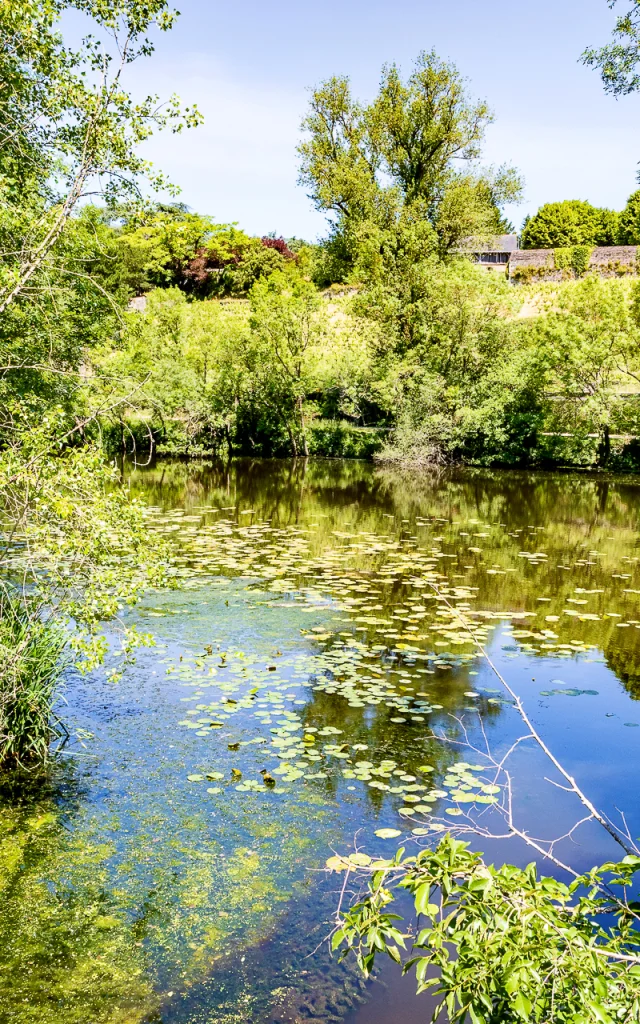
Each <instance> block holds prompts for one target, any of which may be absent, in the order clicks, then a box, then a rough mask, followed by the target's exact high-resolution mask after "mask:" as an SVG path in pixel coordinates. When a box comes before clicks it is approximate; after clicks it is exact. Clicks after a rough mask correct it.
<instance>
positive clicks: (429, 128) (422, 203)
mask: <svg viewBox="0 0 640 1024" xmlns="http://www.w3.org/2000/svg"><path fill="white" fill-rule="evenodd" d="M491 121H492V114H491V112H490V110H489V108H488V107H487V105H486V103H484V102H482V101H476V102H473V101H472V100H470V98H469V96H468V94H467V91H466V87H465V82H464V79H463V78H462V77H461V75H460V74H459V72H458V70H457V68H456V67H455V66H454V65H453V64H450V63H448V62H446V61H443V60H441V59H440V58H439V57H438V56H437V55H436V54H435V53H434V52H429V53H421V54H420V55H419V57H418V59H417V61H416V63H415V67H414V70H413V73H412V74H411V75H410V76H409V78H408V79H407V80H406V81H404V80H403V79H402V77H401V75H400V72H399V70H398V68H397V67H396V66H395V65H391V66H388V67H385V68H384V69H383V72H382V78H381V83H380V89H379V92H378V95H377V96H376V98H375V99H374V101H373V102H372V103H371V104H369V105H368V106H364V105H362V104H360V103H359V102H357V100H355V99H354V97H353V96H352V94H351V89H350V85H349V81H348V79H347V78H344V77H334V78H331V79H329V80H328V81H326V82H324V83H322V85H321V86H319V87H318V88H317V89H315V90H314V92H313V94H312V98H311V104H310V109H309V113H308V115H307V117H306V118H305V120H304V122H303V129H304V130H305V131H306V132H307V138H306V139H305V141H304V142H303V143H302V144H301V146H300V147H299V154H300V182H301V184H303V185H304V186H306V187H307V188H308V190H309V195H310V197H311V198H312V200H313V202H314V204H315V206H316V208H317V209H319V210H325V211H327V212H328V213H329V214H330V216H331V217H332V219H333V223H334V225H335V228H336V231H337V233H339V234H342V236H343V237H345V238H346V239H347V242H349V241H351V242H352V244H351V246H349V245H347V249H349V248H351V249H353V248H354V247H356V248H357V246H354V243H353V241H352V240H353V236H354V234H356V233H357V229H358V226H359V225H361V224H363V223H369V224H375V225H376V227H377V228H379V229H383V230H389V229H393V228H394V226H395V225H396V224H397V223H398V222H399V220H400V219H401V218H402V216H403V211H406V210H407V208H411V210H412V214H411V217H412V219H416V217H420V218H422V219H424V220H425V221H427V222H429V223H430V224H431V225H432V227H433V228H434V231H435V235H434V240H435V242H436V243H437V244H439V245H440V248H441V249H442V248H444V250H445V251H448V250H450V249H451V248H455V247H456V246H458V245H460V243H461V241H462V240H463V239H464V238H465V237H467V236H470V235H480V234H487V233H495V231H496V230H498V229H499V226H500V214H499V207H500V206H501V205H503V203H504V202H506V201H509V200H512V199H516V198H517V197H518V196H519V194H520V189H521V183H520V180H519V178H518V176H517V174H516V173H515V172H514V171H513V170H512V169H509V168H501V169H500V170H499V171H497V172H493V173H491V174H487V173H483V172H482V171H480V170H479V169H478V167H477V163H476V161H477V160H478V158H479V156H480V154H481V147H482V142H483V139H484V133H485V129H486V127H487V125H489V124H490V123H491Z"/></svg>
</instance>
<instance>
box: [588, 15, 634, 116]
mask: <svg viewBox="0 0 640 1024" xmlns="http://www.w3.org/2000/svg"><path fill="white" fill-rule="evenodd" d="M616 2H617V0H610V2H609V6H610V7H613V6H614V5H615V4H616ZM628 3H629V6H628V9H627V11H626V13H625V14H622V15H621V16H620V17H619V18H618V19H617V21H616V24H615V28H614V30H613V42H611V43H609V44H608V45H607V46H603V47H601V48H600V49H593V48H589V49H587V50H585V51H584V53H583V54H582V60H583V62H584V63H585V64H587V65H588V66H589V67H594V68H597V69H598V70H599V71H600V76H601V78H602V84H603V85H604V88H605V92H608V93H610V94H611V95H613V96H626V95H628V94H629V93H632V92H637V91H638V89H640V75H639V74H638V71H637V67H638V60H639V54H638V40H639V39H640V3H638V0H628Z"/></svg>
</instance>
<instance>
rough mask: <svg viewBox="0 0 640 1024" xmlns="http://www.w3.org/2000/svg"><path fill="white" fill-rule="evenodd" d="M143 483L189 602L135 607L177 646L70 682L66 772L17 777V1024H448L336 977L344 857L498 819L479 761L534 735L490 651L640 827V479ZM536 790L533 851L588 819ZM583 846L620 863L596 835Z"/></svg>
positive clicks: (165, 645) (3, 868) (1, 873)
mask: <svg viewBox="0 0 640 1024" xmlns="http://www.w3.org/2000/svg"><path fill="white" fill-rule="evenodd" d="M124 480H125V486H127V487H128V488H129V489H130V491H131V493H132V494H133V495H134V496H136V497H139V498H141V499H142V500H143V501H144V502H145V504H146V505H147V506H148V521H149V529H150V531H152V533H153V536H158V537H162V538H165V539H166V540H168V542H169V543H170V544H171V545H172V546H173V549H174V554H175V560H176V565H177V566H178V570H177V579H178V581H179V586H178V587H177V588H176V589H174V590H167V591H163V592H157V593H153V594H150V595H147V597H146V598H145V599H144V601H143V602H142V603H141V604H140V605H139V606H138V607H137V608H136V609H133V610H128V611H126V612H125V613H123V614H125V615H126V617H127V619H128V620H129V621H130V622H135V623H136V625H137V626H138V627H139V628H141V629H144V630H145V631H148V632H149V633H152V634H153V635H154V637H155V646H153V647H151V648H149V649H145V650H143V651H142V653H140V655H139V656H138V659H137V662H136V664H135V666H133V667H131V668H128V669H127V670H126V671H125V674H124V677H123V679H122V681H121V682H120V683H118V684H113V683H109V682H107V681H106V673H105V672H101V673H95V674H94V675H92V676H90V677H81V676H79V675H78V674H75V673H70V674H69V676H68V678H67V680H66V687H65V691H64V694H63V700H62V702H61V706H60V708H59V709H58V710H59V713H60V715H61V716H62V717H63V718H64V721H65V723H66V725H67V727H68V729H69V731H70V733H71V739H70V741H69V742H68V743H67V745H66V747H65V749H64V751H63V752H62V755H61V757H60V759H59V761H58V762H57V763H56V764H55V766H54V768H53V769H52V770H51V771H50V773H49V774H48V776H47V778H46V780H43V779H41V778H33V779H31V780H29V779H24V778H21V779H19V780H17V779H13V780H9V779H5V780H4V781H3V782H2V787H1V790H0V801H1V803H0V1022H2V1024H5V1022H6V1024H8V1022H9V1021H10V1022H11V1024H45V1022H46V1024H63V1022H64V1024H102V1022H108V1024H142V1022H145V1021H146V1022H156V1024H200V1022H201V1024H236V1022H241V1021H252V1022H256V1024H277V1022H285V1021H286V1022H295V1021H300V1022H302V1021H306V1022H315V1024H319V1022H320V1021H322V1022H323V1024H331V1022H335V1024H339V1022H349V1024H364V1022H365V1021H366V1022H367V1024H392V1022H393V1021H397V1020H398V1019H399V1016H401V1017H402V1019H403V1021H404V1022H405V1024H413V1022H416V1024H417V1022H418V1021H424V1020H425V1019H427V1018H428V1013H427V1012H426V1006H427V1004H426V1003H425V1001H424V1000H425V997H421V998H419V999H418V998H416V997H415V996H414V993H413V982H412V981H411V980H410V979H404V980H402V979H401V978H400V976H399V973H398V972H397V971H396V969H395V967H393V966H392V965H390V966H389V967H388V968H384V969H383V970H382V971H381V974H380V978H379V980H377V981H374V982H371V983H369V984H367V985H365V984H364V983H363V981H362V979H361V978H360V976H359V975H358V972H357V971H356V970H355V969H354V966H353V964H352V963H351V962H350V960H348V959H347V960H346V961H344V962H338V960H337V959H336V958H332V957H331V956H330V954H329V951H328V947H327V943H326V937H327V935H328V934H329V932H330V930H331V927H332V925H331V919H332V915H333V914H334V912H335V909H336V906H337V903H338V898H339V891H340V886H341V877H340V876H337V875H335V874H330V873H328V872H327V871H325V870H324V865H325V862H326V860H327V858H329V857H331V856H332V854H333V853H334V852H338V853H346V854H348V853H349V852H351V851H353V850H354V848H362V849H364V850H367V851H369V852H373V853H376V854H380V853H383V854H385V855H388V854H390V853H393V852H394V851H395V849H396V848H397V847H398V845H400V844H402V845H403V846H405V847H406V848H407V849H410V848H412V847H415V848H416V849H417V848H418V846H419V844H424V843H426V842H429V841H430V836H431V839H432V838H433V836H434V835H435V836H437V834H438V833H437V831H431V832H430V831H429V822H430V821H431V822H433V816H436V817H437V818H438V819H439V820H442V819H443V818H444V816H445V815H446V814H450V816H451V820H455V815H462V816H463V815H464V811H465V806H466V804H465V801H467V802H473V804H474V807H476V809H477V808H482V807H483V806H485V805H486V813H487V814H488V815H491V814H495V813H497V811H496V802H499V799H500V798H499V796H496V795H495V792H494V790H495V787H492V786H491V784H490V782H487V780H486V777H485V776H483V775H482V773H480V768H481V767H482V766H476V767H474V765H473V762H474V759H475V760H477V759H478V756H480V755H477V754H473V756H472V757H471V758H470V760H467V761H465V760H464V758H465V751H466V756H467V758H468V759H469V753H468V750H467V748H466V747H465V746H464V742H463V741H464V739H465V736H466V737H467V738H468V739H469V741H470V742H471V743H473V744H474V745H476V746H477V747H478V748H479V749H480V752H481V753H482V749H484V748H483V747H482V745H483V744H484V743H485V742H487V743H488V744H489V745H490V748H491V749H492V750H493V751H494V752H497V754H498V755H499V754H500V752H502V751H505V750H506V749H507V748H508V747H509V746H510V745H511V744H512V743H513V742H514V741H515V739H517V738H518V736H520V735H521V734H522V731H523V729H522V723H521V722H520V720H519V718H518V715H517V714H516V712H515V710H514V708H513V706H512V702H511V700H510V699H509V696H508V694H506V693H505V691H504V689H503V688H502V686H501V684H500V682H499V680H497V678H496V676H495V675H494V673H493V671H492V669H491V667H490V665H489V664H488V663H487V661H486V660H485V659H484V658H483V657H482V655H481V653H480V651H479V648H478V645H479V644H482V645H484V646H485V648H486V650H487V652H488V653H489V655H490V656H491V658H492V659H493V661H494V662H495V665H496V667H497V668H498V669H499V671H500V672H501V673H502V674H503V675H504V677H505V678H506V679H507V680H508V681H509V683H510V685H511V686H512V687H513V689H514V690H515V691H516V692H517V693H518V694H520V695H521V696H522V698H523V700H524V702H525V705H526V707H527V709H528V711H529V713H530V715H531V716H532V719H533V721H534V723H535V725H536V727H537V728H538V729H539V730H540V732H541V734H542V735H543V736H544V738H545V740H546V742H547V743H548V744H549V746H550V747H551V748H552V750H553V752H554V753H555V754H556V755H557V757H559V758H560V760H561V761H562V762H563V764H564V765H565V766H566V768H567V769H568V770H569V771H570V772H571V773H573V774H574V775H575V776H576V777H577V778H578V780H579V782H580V785H581V786H582V788H583V789H584V790H585V791H586V792H587V793H588V794H589V796H590V797H591V799H592V800H594V802H595V803H596V804H597V805H598V806H599V807H601V808H604V809H605V810H606V811H607V813H609V814H610V815H611V816H612V818H613V819H614V820H615V821H616V822H617V823H621V821H622V819H621V818H620V817H619V813H620V812H622V813H624V815H625V816H626V822H627V824H628V827H629V829H630V832H631V835H633V836H637V835H639V834H640V804H639V803H638V801H637V797H636V790H637V779H636V774H635V772H636V769H637V766H638V764H639V763H640V762H639V755H640V728H638V726H640V707H638V703H637V700H638V697H640V619H638V615H640V600H639V598H640V570H639V559H640V549H639V542H638V520H639V517H640V482H639V481H638V480H637V479H633V478H622V477H618V478H601V477H592V476H580V475H576V474H572V475H569V474H567V475H562V474H542V473H539V474H533V473H526V474H523V473H516V472H493V471H474V470H466V471H462V470H451V471H446V472H441V473H420V472H417V471H411V472H406V471H405V472H400V471H396V470H389V469H380V468H375V467H373V466H370V465H367V464H364V463H357V462H338V461H335V462H332V461H324V460H310V461H307V462H297V463H296V462H288V461H275V460H274V461H268V460H262V461H245V460H239V461H237V462H234V463H232V464H231V465H230V466H228V467H223V466H219V465H216V464H206V463H178V462H175V463H174V462H169V461H166V462H158V463H157V464H156V465H154V466H151V467H148V468H135V467H132V466H128V467H126V469H125V472H124ZM461 614H463V615H464V617H465V621H466V622H467V623H471V625H470V626H469V625H467V626H466V627H464V628H463V627H462V626H461V622H460V615H461ZM114 657H115V655H114ZM434 734H435V735H434ZM461 764H462V768H461V767H460V765H461ZM465 764H466V768H465ZM473 771H476V773H479V774H477V781H476V779H475V778H474V779H471V781H469V779H470V773H472V772H473ZM512 771H513V775H514V780H515V792H516V813H517V815H518V820H519V822H520V824H521V826H522V827H523V828H526V829H527V830H529V831H530V832H531V834H532V835H537V836H539V837H541V838H543V839H550V838H552V837H554V836H560V835H562V834H564V833H565V832H567V831H568V829H569V828H570V827H571V824H572V823H573V822H574V821H575V820H577V819H578V818H580V817H582V816H583V814H582V813H581V812H582V808H581V807H580V806H578V807H577V808H576V806H575V803H574V802H573V798H572V797H571V796H570V794H567V793H566V792H563V791H561V790H560V789H558V788H557V787H553V786H550V785H549V784H548V783H547V782H545V780H544V776H545V775H549V764H548V763H546V762H545V759H544V756H543V755H542V754H541V752H540V750H539V749H538V748H536V747H535V745H534V744H532V743H531V742H527V743H523V744H521V745H520V746H519V747H518V748H517V750H516V752H515V754H514V755H513V764H512ZM456 773H457V774H456ZM617 816H618V817H617ZM381 830H388V832H387V831H384V832H383V835H382V836H378V835H376V833H377V832H380V831H381ZM387 835H388V838H385V836H387ZM475 843H476V845H477V846H478V847H479V848H481V849H483V850H485V852H486V853H487V856H489V857H491V858H492V859H494V860H496V861H497V860H500V861H503V860H512V861H514V862H517V863H527V862H528V861H530V860H531V859H533V858H532V854H531V850H530V849H528V848H527V847H526V846H525V845H524V844H523V843H520V842H519V841H518V840H514V839H509V840H495V839H489V838H487V839H483V840H480V839H476V840H475ZM555 853H556V854H557V856H558V858H559V859H561V860H562V859H563V857H566V858H567V859H569V858H570V862H571V864H573V865H574V866H575V867H576V868H577V869H578V870H581V869H583V868H585V869H586V868H588V867H590V866H592V865H593V864H595V863H599V862H601V861H603V860H605V859H607V858H609V857H618V855H619V854H620V851H619V850H618V849H617V848H616V847H615V845H614V844H613V843H612V841H611V840H610V839H609V838H608V836H607V835H606V833H604V832H603V830H601V829H599V828H598V827H595V826H594V824H593V823H588V824H586V825H585V826H583V827H581V829H579V830H578V831H577V832H576V833H574V835H573V836H572V837H571V838H569V839H565V840H563V841H562V842H560V843H559V844H558V846H557V847H556V849H555ZM541 866H542V868H543V870H548V871H549V873H550V872H551V871H552V870H554V869H553V867H552V865H549V864H547V865H546V866H545V865H544V864H542V865H541Z"/></svg>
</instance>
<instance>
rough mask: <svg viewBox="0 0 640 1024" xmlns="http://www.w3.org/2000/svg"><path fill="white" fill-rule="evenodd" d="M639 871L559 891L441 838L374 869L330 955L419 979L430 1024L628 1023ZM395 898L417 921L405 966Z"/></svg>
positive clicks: (605, 869)
mask: <svg viewBox="0 0 640 1024" xmlns="http://www.w3.org/2000/svg"><path fill="white" fill-rule="evenodd" d="M638 871H640V858H638V857H632V856H627V857H625V859H624V860H623V861H622V862H621V863H616V864H614V863H608V864H604V865H602V866H601V867H598V868H593V870H592V871H590V872H589V873H588V874H586V875H584V876H583V877H580V878H578V879H577V880H575V881H574V882H572V883H571V885H566V884H564V883H563V882H560V881H558V880H556V879H554V878H550V877H545V876H539V875H538V873H537V870H536V866H535V864H529V865H528V867H526V868H524V869H521V868H518V867H515V866H514V865H511V864H504V865H502V866H501V867H494V866H492V865H488V864H486V863H485V862H484V860H483V859H482V857H481V855H480V854H478V853H474V852H472V851H471V850H470V848H469V846H468V844H466V843H463V842H460V841H458V840H455V839H454V838H453V837H452V836H450V835H446V836H445V837H444V838H443V839H442V841H441V842H440V844H439V845H438V846H437V847H436V848H435V849H434V850H431V849H427V850H424V851H422V852H421V853H419V854H418V855H417V857H405V856H404V850H400V851H399V853H398V855H397V856H396V857H395V858H394V859H393V860H391V861H380V862H374V863H373V864H372V865H371V876H370V880H369V883H368V892H367V895H366V897H365V898H364V899H362V900H360V901H359V902H357V903H356V904H355V905H354V906H352V907H351V908H350V909H349V910H348V911H347V912H346V913H345V914H344V915H343V917H342V921H341V923H340V926H339V928H338V930H337V931H336V932H335V933H334V936H333V947H334V949H337V948H339V947H341V946H343V947H346V948H345V950H344V953H343V955H346V953H348V952H349V951H353V953H355V955H356V957H357V959H358V963H359V964H360V967H361V968H362V970H363V971H364V972H365V973H367V974H369V973H370V972H371V970H372V968H373V965H374V963H375V960H376V957H377V956H378V955H379V954H380V953H384V954H386V955H388V956H390V957H391V958H392V959H393V960H396V961H397V962H402V964H403V970H404V971H405V972H408V971H410V970H413V969H415V975H416V981H417V988H418V992H424V991H432V992H433V993H434V995H435V996H437V997H439V998H438V1001H437V1006H436V1009H435V1011H434V1014H433V1019H434V1020H435V1019H437V1018H438V1017H439V1016H440V1015H441V1014H446V1019H447V1020H449V1021H451V1022H454V1021H471V1022H472V1024H493V1022H495V1021H501V1022H504V1024H508V1022H511V1024H516V1022H518V1021H532V1022H533V1021H536V1022H541V1024H542V1022H546V1021H549V1020H553V1022H554V1024H562V1022H567V1024H592V1022H593V1024H613V1022H614V1021H622V1020H624V1021H631V1020H635V1019H636V1018H637V1016H638V1014H639V1013H640V928H639V927H638V923H639V917H638V913H637V907H638V905H637V904H636V903H634V902H633V898H632V896H631V894H632V893H633V892H634V891H635V888H636V887H637V881H636V876H637V873H638ZM403 891H406V892H408V893H409V894H410V895H411V897H412V900H413V905H414V911H415V921H416V931H415V933H414V934H415V937H414V939H413V942H412V947H411V950H410V953H409V955H408V957H403V956H402V954H401V952H400V951H401V950H403V949H404V947H405V942H406V939H407V938H408V935H407V931H408V927H407V925H406V924H405V925H404V927H403V925H402V921H403V919H402V917H400V916H398V915H397V914H394V913H392V912H390V909H389V908H390V907H391V906H392V905H393V903H394V901H395V900H396V898H398V897H399V896H400V894H401V893H402V892H403ZM412 932H413V929H412Z"/></svg>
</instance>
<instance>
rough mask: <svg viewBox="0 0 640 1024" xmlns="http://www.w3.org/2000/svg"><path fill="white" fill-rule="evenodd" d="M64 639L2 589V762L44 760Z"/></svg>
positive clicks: (53, 729) (53, 727) (52, 730)
mask: <svg viewBox="0 0 640 1024" xmlns="http://www.w3.org/2000/svg"><path fill="white" fill-rule="evenodd" d="M65 646H66V637H65V634H64V633H63V631H62V630H61V629H60V627H59V626H57V625H56V624H55V623H52V622H49V621H47V620H46V619H45V618H43V616H42V614H41V610H40V609H39V608H38V607H37V606H35V605H32V604H30V602H29V600H28V599H25V598H24V597H23V596H22V595H19V594H17V593H10V592H7V591H5V592H4V593H0V766H4V767H10V766H12V765H13V766H15V765H21V766H23V767H29V765H33V764H36V763H39V764H41V763H42V762H44V761H46V760H47V757H48V755H49V748H50V745H51V741H52V738H53V737H54V736H55V735H56V734H57V733H58V731H59V723H58V722H57V719H56V717H55V715H54V713H53V704H54V702H55V698H56V691H57V686H58V683H59V680H60V676H61V673H62V671H63V669H64V650H65Z"/></svg>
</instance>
